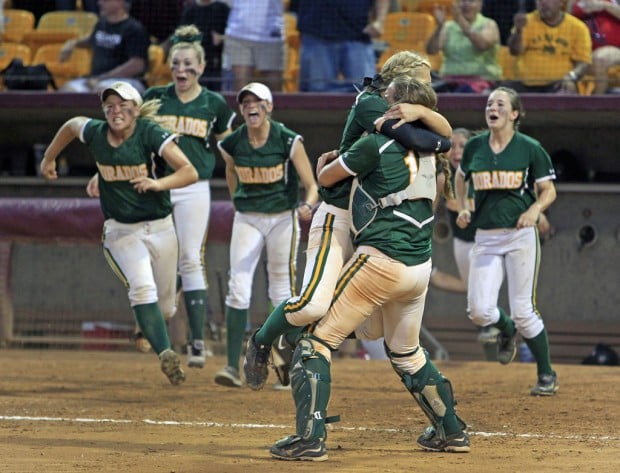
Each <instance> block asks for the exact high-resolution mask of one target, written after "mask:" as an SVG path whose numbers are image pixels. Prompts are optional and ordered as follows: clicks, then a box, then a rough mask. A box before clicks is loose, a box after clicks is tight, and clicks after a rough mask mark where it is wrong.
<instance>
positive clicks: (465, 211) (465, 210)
mask: <svg viewBox="0 0 620 473" xmlns="http://www.w3.org/2000/svg"><path fill="white" fill-rule="evenodd" d="M465 213H468V214H469V215H471V212H470V211H469V210H467V209H463V210H461V211H460V212H459V213H458V215H457V216H456V218H459V217H460V216H461V215H465Z"/></svg>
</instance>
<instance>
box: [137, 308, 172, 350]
mask: <svg viewBox="0 0 620 473" xmlns="http://www.w3.org/2000/svg"><path fill="white" fill-rule="evenodd" d="M133 313H134V316H135V318H136V322H138V327H140V330H141V331H142V334H143V335H144V337H145V338H146V339H147V340H148V341H149V343H150V344H151V347H153V351H154V352H155V353H157V354H158V355H159V354H160V353H161V352H162V351H164V350H166V349H168V348H170V339H169V338H168V331H167V329H166V322H165V321H164V316H163V315H162V313H161V310H160V309H159V306H158V305H157V303H156V302H153V303H151V304H140V305H136V306H134V307H133Z"/></svg>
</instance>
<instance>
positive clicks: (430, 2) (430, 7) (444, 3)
mask: <svg viewBox="0 0 620 473" xmlns="http://www.w3.org/2000/svg"><path fill="white" fill-rule="evenodd" d="M455 3H456V2H455V0H419V1H418V9H417V10H416V11H419V12H423V13H428V14H430V15H433V11H435V8H436V7H440V8H443V9H444V11H445V12H446V19H448V20H449V19H451V18H452V9H453V8H454V5H455ZM433 18H434V16H433Z"/></svg>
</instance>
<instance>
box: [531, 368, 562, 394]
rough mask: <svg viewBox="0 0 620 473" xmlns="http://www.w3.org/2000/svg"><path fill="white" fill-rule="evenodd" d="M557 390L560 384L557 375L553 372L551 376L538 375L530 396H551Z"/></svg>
mask: <svg viewBox="0 0 620 473" xmlns="http://www.w3.org/2000/svg"><path fill="white" fill-rule="evenodd" d="M558 389H560V383H558V375H557V374H556V373H555V371H554V372H553V373H552V374H540V375H538V382H537V383H536V386H534V387H533V388H532V390H531V391H530V394H531V395H532V396H553V395H554V394H555V393H556V392H557V390H558Z"/></svg>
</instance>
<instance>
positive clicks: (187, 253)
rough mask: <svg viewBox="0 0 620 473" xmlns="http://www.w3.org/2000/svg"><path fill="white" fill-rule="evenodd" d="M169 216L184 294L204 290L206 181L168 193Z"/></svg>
mask: <svg viewBox="0 0 620 473" xmlns="http://www.w3.org/2000/svg"><path fill="white" fill-rule="evenodd" d="M170 199H171V200H172V216H173V217H174V226H175V228H176V232H177V237H178V239H179V272H180V273H181V280H182V281H183V290H184V291H197V290H200V289H207V287H208V283H207V274H206V270H205V261H204V252H205V245H206V243H207V230H208V227H209V217H210V215H211V188H210V186H209V181H208V180H203V181H198V182H196V183H194V184H191V185H189V186H186V187H181V188H179V189H172V190H171V191H170Z"/></svg>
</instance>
